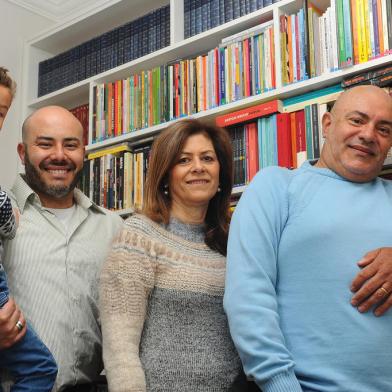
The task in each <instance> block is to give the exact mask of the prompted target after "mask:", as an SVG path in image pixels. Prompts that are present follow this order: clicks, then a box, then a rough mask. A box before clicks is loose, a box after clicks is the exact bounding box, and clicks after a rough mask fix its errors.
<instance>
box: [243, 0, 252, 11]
mask: <svg viewBox="0 0 392 392" xmlns="http://www.w3.org/2000/svg"><path fill="white" fill-rule="evenodd" d="M242 1H243V2H244V3H245V13H246V14H249V13H250V0H242Z"/></svg>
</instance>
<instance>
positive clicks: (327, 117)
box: [321, 112, 332, 138]
mask: <svg viewBox="0 0 392 392" xmlns="http://www.w3.org/2000/svg"><path fill="white" fill-rule="evenodd" d="M331 123H332V114H331V113H330V112H326V113H324V115H323V118H322V119H321V124H322V127H323V137H324V138H326V137H327V136H328V131H329V128H330V126H331Z"/></svg>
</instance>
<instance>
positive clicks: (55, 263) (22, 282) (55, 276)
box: [4, 176, 123, 391]
mask: <svg viewBox="0 0 392 392" xmlns="http://www.w3.org/2000/svg"><path fill="white" fill-rule="evenodd" d="M11 191H12V193H10V194H9V195H10V197H11V198H12V199H13V201H14V202H15V204H16V206H17V207H18V208H19V211H20V214H21V215H20V222H19V228H18V230H17V232H16V236H15V238H14V239H13V240H12V241H8V240H6V241H4V269H5V270H6V272H7V275H8V283H9V288H10V291H11V293H12V294H13V296H14V297H15V299H16V302H17V303H18V304H19V306H20V307H21V308H22V309H23V312H24V314H25V316H26V318H28V319H29V320H30V321H31V323H32V325H33V327H34V329H35V331H36V332H37V333H38V335H39V336H40V337H41V338H42V340H43V341H44V343H45V344H46V345H47V346H48V348H49V349H50V351H51V352H52V353H53V356H54V357H55V359H56V362H57V364H58V368H59V373H58V377H57V381H56V389H55V390H56V391H62V390H63V389H64V387H65V386H72V385H75V384H79V383H86V382H91V381H92V380H94V379H96V378H97V377H98V375H99V374H100V372H101V370H102V359H101V330H100V324H99V312H98V277H99V273H100V269H101V265H102V263H103V261H104V260H105V259H106V256H107V252H108V251H109V249H110V244H111V241H112V238H113V237H114V235H115V234H117V233H118V231H119V229H120V227H122V226H123V222H122V220H121V218H120V217H119V216H117V215H116V214H114V213H111V212H110V211H107V210H104V209H102V208H100V207H97V206H96V205H94V204H93V203H92V202H91V201H90V200H89V199H88V198H87V197H86V196H85V195H83V193H82V192H80V191H79V190H77V189H75V191H74V200H75V205H76V209H75V212H74V214H73V216H72V218H71V221H70V224H69V230H68V231H67V230H66V228H65V227H64V225H63V224H62V222H61V221H60V220H59V219H58V218H57V217H56V215H55V214H53V213H52V212H50V211H49V210H48V209H46V208H45V207H43V206H42V204H41V202H40V199H39V197H38V195H37V194H35V193H34V191H33V190H32V189H31V188H30V187H29V186H28V185H27V183H26V182H25V181H24V179H23V178H22V177H21V176H18V177H17V179H16V182H15V184H14V186H13V187H12V189H11ZM5 390H7V389H5Z"/></svg>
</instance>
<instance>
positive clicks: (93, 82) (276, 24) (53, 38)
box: [22, 0, 392, 190]
mask: <svg viewBox="0 0 392 392" xmlns="http://www.w3.org/2000/svg"><path fill="white" fill-rule="evenodd" d="M186 1H187V0H133V1H132V6H130V2H129V1H127V0H112V1H110V2H107V3H106V4H104V5H101V6H99V7H97V8H96V9H95V10H92V11H90V12H89V13H88V14H84V15H80V16H79V17H77V18H75V19H73V20H71V21H68V22H66V23H64V24H62V25H61V24H60V25H58V26H56V27H55V28H52V29H50V30H48V31H46V32H43V33H42V34H40V35H39V36H37V37H35V38H32V39H31V40H29V41H28V42H26V43H25V49H24V54H25V55H24V78H23V84H22V85H23V86H24V90H23V96H24V113H23V115H24V117H25V116H26V115H28V114H29V113H30V112H31V111H33V110H35V109H38V108H40V107H43V106H46V105H52V104H57V105H62V106H65V107H67V108H73V107H76V106H78V105H81V104H86V103H89V104H90V113H89V117H90V121H89V123H90V128H89V144H88V145H87V146H86V150H87V152H89V153H91V152H93V151H96V150H99V149H103V148H107V147H111V146H113V145H116V144H119V143H123V142H128V143H130V145H131V146H137V145H139V144H141V143H145V142H146V140H151V139H152V138H153V136H154V135H156V134H157V133H159V132H160V131H161V130H162V129H163V128H165V127H166V126H167V125H169V124H170V123H171V122H173V121H176V119H175V120H170V121H167V122H164V123H159V124H156V125H154V126H150V127H146V128H143V129H137V130H135V131H132V132H128V133H124V134H121V135H118V136H114V137H111V138H108V139H105V140H102V141H98V142H95V143H92V121H91V120H92V116H93V108H92V106H93V105H92V103H93V101H94V87H95V86H97V85H99V84H102V83H111V82H115V81H116V80H119V79H124V78H127V77H129V76H130V75H134V74H136V73H138V72H141V71H145V70H151V69H152V68H154V67H158V66H161V65H164V64H170V63H173V62H175V61H178V60H179V59H190V58H195V57H196V56H198V55H200V54H206V53H207V52H208V51H210V50H212V49H213V48H215V47H218V46H219V45H220V43H221V42H222V39H224V38H226V37H228V36H231V35H233V34H237V33H239V32H241V31H244V30H246V29H249V28H252V27H254V26H256V25H259V24H261V23H264V22H267V21H272V24H273V28H274V32H279V31H280V17H281V15H290V14H293V13H295V12H297V11H298V10H300V9H301V7H302V5H303V0H281V1H278V2H275V3H274V4H271V5H268V6H265V7H264V8H260V9H258V10H256V11H254V12H251V13H248V14H246V15H243V16H240V17H238V18H236V19H234V20H231V21H229V22H226V23H223V24H220V25H219V26H216V27H213V28H211V29H209V30H206V31H203V32H201V33H199V34H196V35H193V36H191V37H189V38H184V3H185V2H186ZM243 1H245V0H243ZM312 3H313V4H314V5H315V6H316V7H317V8H318V9H320V10H321V11H324V10H326V9H327V7H328V6H330V4H331V1H330V0H314V1H312ZM167 5H169V6H170V42H169V45H168V46H166V47H164V48H162V49H159V50H157V51H155V52H152V53H149V54H147V55H144V56H142V57H139V58H137V59H134V60H132V61H130V62H127V63H124V64H121V65H119V66H117V67H115V68H113V69H110V70H106V71H104V72H101V73H98V74H96V75H94V76H91V77H89V78H87V79H85V80H81V81H79V82H77V83H74V84H72V85H69V86H66V87H63V88H61V89H59V90H57V91H53V92H50V93H48V94H45V95H43V96H40V97H38V95H37V92H38V87H37V86H38V66H39V62H41V61H43V60H46V59H48V58H51V57H53V56H55V55H57V54H59V53H61V52H63V51H66V50H69V49H70V48H72V47H74V46H76V45H80V44H82V43H83V42H85V41H86V40H89V39H92V38H93V37H95V36H97V35H100V34H103V33H104V32H106V31H108V30H111V29H114V28H117V27H119V26H121V25H123V24H124V23H127V22H129V21H132V20H136V19H137V18H139V17H141V16H143V15H145V14H147V13H149V12H151V11H153V10H154V9H156V8H158V7H161V6H167ZM280 46H281V41H280V36H279V34H276V33H275V34H274V60H275V74H276V88H275V89H273V90H269V91H264V92H262V93H260V94H257V95H252V96H248V97H246V98H243V99H240V100H236V101H233V102H230V103H227V104H224V105H221V106H216V107H212V108H209V109H207V110H203V111H199V112H197V113H194V114H192V117H195V118H203V119H209V120H211V119H214V118H215V117H216V116H217V115H222V114H225V113H229V112H232V111H235V110H239V109H242V108H245V107H249V106H252V105H255V104H258V103H263V102H267V101H270V100H273V99H280V100H285V99H288V98H291V97H295V96H298V95H301V94H304V93H307V92H310V91H317V90H320V89H322V88H325V87H328V86H332V85H335V84H337V83H339V82H341V81H342V79H343V78H345V77H348V76H350V75H354V74H357V73H360V72H363V71H366V70H371V69H374V68H377V67H380V66H382V65H386V64H389V63H391V62H392V54H388V55H384V56H382V57H378V58H374V59H371V60H369V61H367V62H363V63H360V64H355V65H353V66H350V67H347V68H342V69H338V70H336V71H334V72H326V73H323V74H322V75H320V76H316V77H313V78H310V79H307V80H301V81H298V82H294V83H291V84H285V83H284V81H283V80H282V74H281V72H280V70H281V65H282V63H281V61H282V58H281V47H280ZM391 53H392V52H391ZM241 190H242V188H241Z"/></svg>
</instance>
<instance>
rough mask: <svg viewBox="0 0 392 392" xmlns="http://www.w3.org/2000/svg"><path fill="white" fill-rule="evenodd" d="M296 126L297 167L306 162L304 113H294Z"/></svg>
mask: <svg viewBox="0 0 392 392" xmlns="http://www.w3.org/2000/svg"><path fill="white" fill-rule="evenodd" d="M295 124H296V131H297V132H296V144H297V164H298V167H299V166H301V165H302V163H303V161H304V160H306V124H305V111H304V110H299V111H298V112H295Z"/></svg>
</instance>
